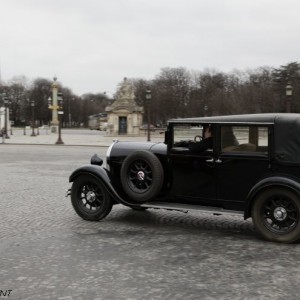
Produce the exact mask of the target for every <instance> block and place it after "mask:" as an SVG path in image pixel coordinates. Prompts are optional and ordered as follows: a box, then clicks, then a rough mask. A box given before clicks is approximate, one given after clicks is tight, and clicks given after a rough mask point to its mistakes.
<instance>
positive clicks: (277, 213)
mask: <svg viewBox="0 0 300 300" xmlns="http://www.w3.org/2000/svg"><path fill="white" fill-rule="evenodd" d="M286 217H287V211H286V209H285V208H284V207H276V208H275V209H274V218H275V219H276V220H277V221H283V220H285V219H286Z"/></svg>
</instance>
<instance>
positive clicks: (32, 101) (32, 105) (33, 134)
mask: <svg viewBox="0 0 300 300" xmlns="http://www.w3.org/2000/svg"><path fill="white" fill-rule="evenodd" d="M30 105H31V113H32V121H31V123H32V124H31V125H32V133H31V136H36V135H35V132H34V123H35V121H34V106H35V103H34V100H31V101H30Z"/></svg>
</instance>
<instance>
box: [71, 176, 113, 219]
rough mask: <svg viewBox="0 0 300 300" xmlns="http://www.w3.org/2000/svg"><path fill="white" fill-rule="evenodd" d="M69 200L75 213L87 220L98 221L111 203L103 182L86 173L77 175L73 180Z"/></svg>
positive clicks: (105, 213)
mask: <svg viewBox="0 0 300 300" xmlns="http://www.w3.org/2000/svg"><path fill="white" fill-rule="evenodd" d="M71 202H72V205H73V207H74V210H75V211H76V213H77V214H78V215H79V216H80V217H81V218H83V219H85V220H88V221H99V220H101V219H103V218H105V217H106V216H107V215H108V214H109V213H110V211H111V209H112V205H113V202H112V200H111V198H110V196H109V194H108V192H107V191H106V189H105V187H104V186H103V184H102V183H101V182H100V181H99V180H97V179H96V178H94V177H92V176H88V175H82V176H79V177H77V178H76V180H75V181H74V182H73V185H72V189H71Z"/></svg>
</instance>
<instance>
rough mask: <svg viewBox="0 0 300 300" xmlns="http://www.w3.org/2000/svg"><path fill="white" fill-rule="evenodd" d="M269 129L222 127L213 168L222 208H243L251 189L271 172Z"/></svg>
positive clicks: (259, 127) (263, 127)
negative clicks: (229, 133) (218, 150)
mask: <svg viewBox="0 0 300 300" xmlns="http://www.w3.org/2000/svg"><path fill="white" fill-rule="evenodd" d="M228 132H231V133H232V134H233V135H232V136H231V141H230V138H229V136H228ZM269 132H270V128H268V127H267V126H259V125H257V126H229V125H226V126H221V130H220V135H219V136H220V137H221V140H220V144H219V149H220V152H219V155H218V159H216V165H215V168H216V169H215V170H216V178H217V181H218V184H217V197H218V199H220V200H221V201H222V202H223V206H224V207H225V208H231V209H243V208H244V204H245V200H246V197H247V195H248V193H249V192H250V190H251V188H252V187H253V186H254V185H255V184H256V183H257V182H258V181H260V180H261V179H262V178H263V177H264V176H266V174H268V173H270V158H269V152H270V149H269V144H270V143H269V136H270V134H269Z"/></svg>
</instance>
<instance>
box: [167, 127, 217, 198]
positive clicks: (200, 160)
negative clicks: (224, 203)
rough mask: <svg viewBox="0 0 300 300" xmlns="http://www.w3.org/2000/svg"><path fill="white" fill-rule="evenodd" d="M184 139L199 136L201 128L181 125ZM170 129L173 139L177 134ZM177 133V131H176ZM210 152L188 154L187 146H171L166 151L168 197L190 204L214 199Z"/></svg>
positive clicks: (212, 162)
mask: <svg viewBox="0 0 300 300" xmlns="http://www.w3.org/2000/svg"><path fill="white" fill-rule="evenodd" d="M178 128H180V130H184V134H183V135H184V137H185V138H190V139H193V140H194V137H196V138H199V137H200V136H202V128H200V126H199V127H196V126H192V127H191V129H190V128H187V126H186V125H185V127H184V129H182V127H180V126H178ZM178 128H174V131H175V134H174V135H175V136H176V135H177V132H178V131H179V129H178ZM176 130H177V131H176ZM213 157H214V150H213V149H207V150H206V151H202V152H201V153H192V152H191V151H190V150H189V148H188V146H187V145H181V146H180V147H177V146H176V141H175V143H174V146H173V147H172V148H171V149H170V151H169V161H170V173H171V178H172V180H171V194H172V195H173V196H174V197H176V198H179V199H180V201H181V200H186V201H190V202H199V203H200V202H201V201H206V200H208V201H211V199H215V198H216V180H215V169H214V159H213Z"/></svg>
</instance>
